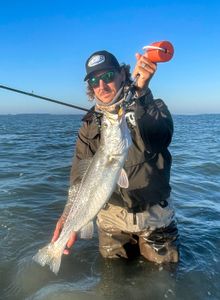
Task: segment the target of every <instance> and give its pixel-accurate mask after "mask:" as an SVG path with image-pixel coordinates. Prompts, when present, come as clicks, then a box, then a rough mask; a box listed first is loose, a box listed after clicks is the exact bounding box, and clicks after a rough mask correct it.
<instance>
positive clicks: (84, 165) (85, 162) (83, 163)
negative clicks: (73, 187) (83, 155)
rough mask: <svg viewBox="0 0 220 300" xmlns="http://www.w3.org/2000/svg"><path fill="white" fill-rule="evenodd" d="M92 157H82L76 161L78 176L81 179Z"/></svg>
mask: <svg viewBox="0 0 220 300" xmlns="http://www.w3.org/2000/svg"><path fill="white" fill-rule="evenodd" d="M91 161H92V158H87V159H82V160H80V161H79V162H78V173H79V177H80V178H81V179H82V178H83V176H84V174H85V173H86V171H87V170H88V167H89V165H90V164H91Z"/></svg>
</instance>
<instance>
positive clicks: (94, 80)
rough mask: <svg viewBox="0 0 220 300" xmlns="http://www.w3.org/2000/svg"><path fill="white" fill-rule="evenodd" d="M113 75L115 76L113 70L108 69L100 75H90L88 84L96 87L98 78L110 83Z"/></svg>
mask: <svg viewBox="0 0 220 300" xmlns="http://www.w3.org/2000/svg"><path fill="white" fill-rule="evenodd" d="M114 77H115V72H113V71H109V72H106V73H105V74H102V75H100V76H97V77H92V78H91V79H89V84H90V86H91V87H97V86H99V80H100V79H102V80H103V81H104V82H105V83H110V82H112V81H113V80H114Z"/></svg>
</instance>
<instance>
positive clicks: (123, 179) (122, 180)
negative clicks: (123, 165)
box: [118, 169, 129, 189]
mask: <svg viewBox="0 0 220 300" xmlns="http://www.w3.org/2000/svg"><path fill="white" fill-rule="evenodd" d="M118 185H119V186H120V187H121V188H124V189H127V188H128V187H129V181H128V175H127V173H126V171H125V169H122V170H121V174H120V176H119V179H118Z"/></svg>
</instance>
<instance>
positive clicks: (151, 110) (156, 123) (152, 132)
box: [137, 93, 173, 153]
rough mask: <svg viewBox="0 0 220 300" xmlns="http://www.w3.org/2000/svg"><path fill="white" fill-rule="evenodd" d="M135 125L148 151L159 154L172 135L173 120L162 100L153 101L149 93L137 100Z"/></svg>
mask: <svg viewBox="0 0 220 300" xmlns="http://www.w3.org/2000/svg"><path fill="white" fill-rule="evenodd" d="M137 123H138V126H139V130H140V134H141V137H142V139H143V141H144V143H145V146H146V148H148V150H149V151H151V152H154V153H155V152H156V153H159V152H161V151H163V150H164V149H165V148H167V147H168V146H169V144H170V142H171V140H172V135H173V120H172V116H171V114H170V112H169V110H168V107H167V106H166V104H165V103H164V102H163V100H161V99H157V100H154V99H153V96H152V94H151V93H148V94H147V95H146V96H144V97H142V98H141V99H139V104H138V105H137Z"/></svg>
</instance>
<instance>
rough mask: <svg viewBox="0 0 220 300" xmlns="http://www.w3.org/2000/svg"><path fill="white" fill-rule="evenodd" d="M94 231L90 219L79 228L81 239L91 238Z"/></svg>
mask: <svg viewBox="0 0 220 300" xmlns="http://www.w3.org/2000/svg"><path fill="white" fill-rule="evenodd" d="M93 233H94V224H93V221H90V222H89V223H88V224H86V225H85V226H84V227H83V228H82V229H81V230H80V238H81V239H91V238H92V237H93Z"/></svg>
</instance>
